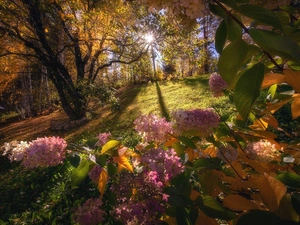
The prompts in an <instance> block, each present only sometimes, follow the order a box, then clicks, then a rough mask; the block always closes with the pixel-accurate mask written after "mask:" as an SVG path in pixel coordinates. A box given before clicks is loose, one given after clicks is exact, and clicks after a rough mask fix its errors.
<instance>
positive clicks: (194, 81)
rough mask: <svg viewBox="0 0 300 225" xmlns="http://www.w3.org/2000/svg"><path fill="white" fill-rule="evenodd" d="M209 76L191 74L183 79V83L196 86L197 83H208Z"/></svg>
mask: <svg viewBox="0 0 300 225" xmlns="http://www.w3.org/2000/svg"><path fill="white" fill-rule="evenodd" d="M208 81H209V78H208V77H207V76H193V77H186V78H185V79H184V84H185V85H188V86H198V85H201V86H202V85H205V86H207V85H208Z"/></svg>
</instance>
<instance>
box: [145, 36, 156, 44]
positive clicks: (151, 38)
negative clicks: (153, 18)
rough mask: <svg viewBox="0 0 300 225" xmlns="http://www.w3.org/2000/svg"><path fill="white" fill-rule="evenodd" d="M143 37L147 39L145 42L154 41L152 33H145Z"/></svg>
mask: <svg viewBox="0 0 300 225" xmlns="http://www.w3.org/2000/svg"><path fill="white" fill-rule="evenodd" d="M144 38H145V40H146V41H147V43H151V42H153V41H154V37H153V35H152V34H146V35H145V36H144Z"/></svg>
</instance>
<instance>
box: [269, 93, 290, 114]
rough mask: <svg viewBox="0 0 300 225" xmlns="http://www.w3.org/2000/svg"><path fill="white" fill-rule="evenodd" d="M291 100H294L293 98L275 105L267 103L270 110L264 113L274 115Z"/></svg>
mask: <svg viewBox="0 0 300 225" xmlns="http://www.w3.org/2000/svg"><path fill="white" fill-rule="evenodd" d="M291 100H292V96H291V97H290V98H288V99H285V100H282V101H280V102H277V103H275V104H273V103H267V105H268V108H267V109H266V110H265V111H264V113H268V112H271V113H274V112H276V111H277V110H278V109H280V108H281V107H282V106H283V105H285V104H286V103H288V102H289V101H291Z"/></svg>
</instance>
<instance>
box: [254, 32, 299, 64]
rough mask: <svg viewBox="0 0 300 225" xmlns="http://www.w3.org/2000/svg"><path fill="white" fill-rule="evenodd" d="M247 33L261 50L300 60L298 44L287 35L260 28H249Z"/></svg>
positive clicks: (296, 60) (292, 59)
mask: <svg viewBox="0 0 300 225" xmlns="http://www.w3.org/2000/svg"><path fill="white" fill-rule="evenodd" d="M249 34H250V36H251V38H252V39H253V40H254V41H255V43H256V44H257V45H258V46H260V47H261V48H262V49H263V50H265V51H267V52H269V53H271V54H273V55H277V56H281V57H283V58H285V59H289V60H291V61H295V62H300V46H299V45H298V44H297V43H296V42H294V41H293V40H292V39H290V38H289V37H286V36H283V35H281V34H278V33H275V32H273V31H267V30H261V29H250V30H249Z"/></svg>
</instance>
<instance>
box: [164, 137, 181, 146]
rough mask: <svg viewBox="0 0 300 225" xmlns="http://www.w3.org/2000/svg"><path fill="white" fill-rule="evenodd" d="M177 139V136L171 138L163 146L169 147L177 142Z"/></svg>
mask: <svg viewBox="0 0 300 225" xmlns="http://www.w3.org/2000/svg"><path fill="white" fill-rule="evenodd" d="M178 141H179V140H178V139H177V138H173V137H172V138H171V139H170V140H168V141H167V142H166V143H165V147H171V146H172V145H173V144H174V143H176V142H178Z"/></svg>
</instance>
